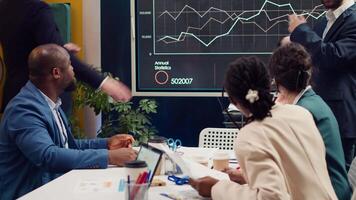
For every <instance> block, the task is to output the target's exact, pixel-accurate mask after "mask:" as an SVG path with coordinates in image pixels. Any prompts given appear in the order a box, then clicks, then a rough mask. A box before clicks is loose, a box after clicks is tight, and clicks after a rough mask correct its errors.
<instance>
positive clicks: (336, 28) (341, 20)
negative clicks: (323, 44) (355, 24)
mask: <svg viewBox="0 0 356 200" xmlns="http://www.w3.org/2000/svg"><path fill="white" fill-rule="evenodd" d="M355 9H356V5H353V6H351V7H350V8H349V9H347V10H345V12H344V13H342V14H341V16H340V17H339V18H337V20H336V21H335V23H334V24H333V25H332V26H331V28H330V30H329V31H328V33H327V34H326V36H325V38H324V41H329V40H330V39H331V38H332V36H333V35H335V34H336V33H338V32H339V31H340V29H339V28H340V26H341V25H343V24H344V22H345V19H346V18H347V17H348V16H349V15H350V14H351V13H352V12H354V11H355Z"/></svg>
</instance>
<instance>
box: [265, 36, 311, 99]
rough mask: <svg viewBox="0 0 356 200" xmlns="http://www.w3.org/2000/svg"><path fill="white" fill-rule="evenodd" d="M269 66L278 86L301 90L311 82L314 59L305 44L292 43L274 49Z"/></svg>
mask: <svg viewBox="0 0 356 200" xmlns="http://www.w3.org/2000/svg"><path fill="white" fill-rule="evenodd" d="M268 68H269V72H270V74H271V76H272V77H273V78H274V80H275V82H276V84H277V86H278V85H280V86H283V87H284V88H286V89H287V90H288V91H292V92H300V91H302V90H303V89H305V88H306V86H307V85H308V84H309V80H310V76H311V69H312V60H311V57H310V55H309V53H308V52H307V51H306V50H305V49H304V47H303V46H301V45H300V44H297V43H290V44H287V45H284V46H281V47H279V48H277V49H276V50H275V51H274V53H273V55H272V56H271V59H270V61H269V67H268Z"/></svg>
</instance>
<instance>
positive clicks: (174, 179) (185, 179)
mask: <svg viewBox="0 0 356 200" xmlns="http://www.w3.org/2000/svg"><path fill="white" fill-rule="evenodd" d="M168 180H170V181H172V182H175V184H176V185H184V184H188V183H189V177H188V176H183V177H182V178H180V177H178V176H174V175H170V176H168Z"/></svg>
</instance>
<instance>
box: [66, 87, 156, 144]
mask: <svg viewBox="0 0 356 200" xmlns="http://www.w3.org/2000/svg"><path fill="white" fill-rule="evenodd" d="M74 106H75V107H77V108H82V107H84V106H89V107H91V108H93V109H94V112H95V114H99V113H100V112H101V113H102V114H103V116H104V117H103V121H102V126H101V129H100V130H99V132H98V136H99V137H109V136H111V135H113V134H116V133H130V134H132V135H133V137H134V138H135V140H136V141H137V142H147V140H148V139H149V138H151V137H152V136H154V135H155V134H156V133H157V130H156V129H155V127H154V126H153V125H152V123H151V118H150V116H149V115H150V114H154V113H157V103H156V101H155V100H153V99H141V100H140V101H139V102H138V103H137V105H135V104H134V103H133V102H127V103H121V102H114V101H113V100H112V98H111V97H109V96H108V95H107V94H105V93H103V92H101V91H100V90H95V89H93V88H91V87H89V86H87V85H86V84H84V83H78V86H77V94H76V95H75V99H74ZM71 121H72V124H73V132H74V134H75V135H76V136H78V137H82V136H83V133H82V131H81V130H80V129H79V128H78V126H77V125H76V124H78V123H77V122H76V121H75V119H73V118H72V119H71Z"/></svg>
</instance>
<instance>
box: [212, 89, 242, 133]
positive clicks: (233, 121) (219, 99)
mask: <svg viewBox="0 0 356 200" xmlns="http://www.w3.org/2000/svg"><path fill="white" fill-rule="evenodd" d="M224 93H225V90H224V88H223V89H222V91H221V97H217V99H218V102H219V105H220V108H221V110H222V112H223V113H226V114H227V117H228V118H229V120H230V121H231V122H232V123H233V124H234V126H235V127H236V128H239V125H238V124H237V123H236V121H235V120H234V119H233V118H232V116H231V114H230V112H229V110H228V108H227V107H225V108H224V106H223V104H222V100H223V99H224ZM229 100H230V98H229ZM230 102H231V100H230Z"/></svg>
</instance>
